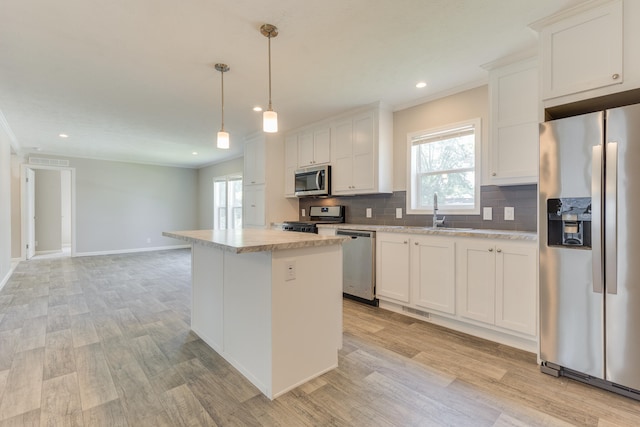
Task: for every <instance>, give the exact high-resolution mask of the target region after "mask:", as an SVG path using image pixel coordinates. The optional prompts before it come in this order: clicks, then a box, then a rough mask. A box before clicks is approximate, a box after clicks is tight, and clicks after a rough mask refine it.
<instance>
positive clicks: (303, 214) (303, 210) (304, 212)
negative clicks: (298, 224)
mask: <svg viewBox="0 0 640 427" xmlns="http://www.w3.org/2000/svg"><path fill="white" fill-rule="evenodd" d="M305 216H307V210H306V209H302V217H303V218H304V217H305Z"/></svg>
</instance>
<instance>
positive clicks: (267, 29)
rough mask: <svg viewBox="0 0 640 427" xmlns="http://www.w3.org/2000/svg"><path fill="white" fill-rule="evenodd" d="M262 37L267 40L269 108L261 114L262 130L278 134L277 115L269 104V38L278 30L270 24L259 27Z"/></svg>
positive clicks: (274, 35) (276, 33)
mask: <svg viewBox="0 0 640 427" xmlns="http://www.w3.org/2000/svg"><path fill="white" fill-rule="evenodd" d="M260 32H261V33H262V35H263V36H265V37H266V38H267V39H269V106H268V107H267V109H266V110H265V111H264V113H262V130H263V131H265V132H268V133H275V132H278V113H276V112H275V111H273V105H272V104H271V38H272V37H276V36H277V35H278V28H277V27H276V26H274V25H271V24H264V25H263V26H262V27H260Z"/></svg>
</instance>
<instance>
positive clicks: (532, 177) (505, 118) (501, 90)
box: [488, 58, 539, 185]
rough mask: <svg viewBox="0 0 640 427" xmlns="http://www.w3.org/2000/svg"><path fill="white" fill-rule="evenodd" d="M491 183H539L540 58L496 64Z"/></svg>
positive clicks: (491, 96)
mask: <svg viewBox="0 0 640 427" xmlns="http://www.w3.org/2000/svg"><path fill="white" fill-rule="evenodd" d="M489 99H490V107H491V127H490V144H489V177H488V178H489V183H490V184H493V185H514V184H530V183H536V182H537V178H538V139H539V136H538V135H539V134H538V123H539V120H538V102H539V99H538V66H537V58H530V59H527V60H524V61H519V62H516V63H511V64H508V65H504V66H499V67H497V68H492V69H491V70H490V73H489Z"/></svg>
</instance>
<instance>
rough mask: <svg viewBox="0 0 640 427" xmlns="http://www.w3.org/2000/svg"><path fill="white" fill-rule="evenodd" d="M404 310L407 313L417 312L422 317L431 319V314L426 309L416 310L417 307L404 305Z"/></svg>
mask: <svg viewBox="0 0 640 427" xmlns="http://www.w3.org/2000/svg"><path fill="white" fill-rule="evenodd" d="M402 311H406V312H407V313H411V314H415V315H417V316H420V317H424V318H425V319H429V318H430V317H431V314H429V313H428V312H426V311H422V310H416V309H415V308H411V307H405V306H402Z"/></svg>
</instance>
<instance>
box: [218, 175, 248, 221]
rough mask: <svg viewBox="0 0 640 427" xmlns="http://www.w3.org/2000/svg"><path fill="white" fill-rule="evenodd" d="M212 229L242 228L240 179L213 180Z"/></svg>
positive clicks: (237, 177)
mask: <svg viewBox="0 0 640 427" xmlns="http://www.w3.org/2000/svg"><path fill="white" fill-rule="evenodd" d="M213 228H214V229H216V230H226V229H229V228H242V177H241V176H239V175H233V176H223V177H219V178H214V179H213Z"/></svg>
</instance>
